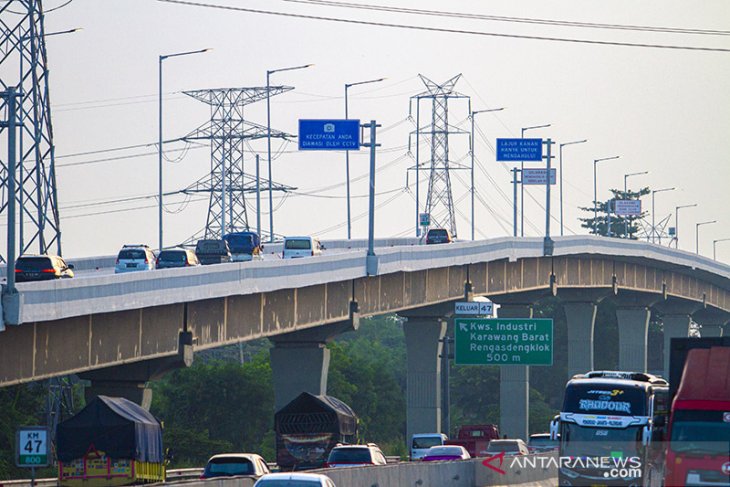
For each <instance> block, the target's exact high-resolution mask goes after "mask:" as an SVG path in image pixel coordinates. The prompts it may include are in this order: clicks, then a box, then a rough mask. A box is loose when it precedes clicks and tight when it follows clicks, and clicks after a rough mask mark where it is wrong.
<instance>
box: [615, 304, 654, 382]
mask: <svg viewBox="0 0 730 487" xmlns="http://www.w3.org/2000/svg"><path fill="white" fill-rule="evenodd" d="M650 317H651V310H650V309H649V308H648V307H646V306H619V307H617V308H616V319H617V320H618V368H619V370H624V371H627V372H646V363H647V358H646V350H647V343H648V339H649V318H650Z"/></svg>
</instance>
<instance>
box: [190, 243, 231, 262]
mask: <svg viewBox="0 0 730 487" xmlns="http://www.w3.org/2000/svg"><path fill="white" fill-rule="evenodd" d="M195 255H196V256H197V257H198V260H199V261H200V263H201V264H203V265H208V264H222V263H224V262H230V261H231V251H230V250H229V249H228V243H227V242H226V241H225V240H223V239H210V240H207V239H206V240H198V243H197V245H195Z"/></svg>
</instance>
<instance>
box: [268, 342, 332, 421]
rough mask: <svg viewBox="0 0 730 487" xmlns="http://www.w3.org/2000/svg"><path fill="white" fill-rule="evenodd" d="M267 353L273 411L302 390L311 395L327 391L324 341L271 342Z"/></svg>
mask: <svg viewBox="0 0 730 487" xmlns="http://www.w3.org/2000/svg"><path fill="white" fill-rule="evenodd" d="M270 354H271V371H272V373H273V374H272V375H273V382H274V410H275V411H278V410H279V409H281V408H282V407H284V406H286V405H287V404H289V403H290V402H291V401H292V400H293V399H294V398H296V397H297V396H298V395H299V394H301V393H302V392H309V393H310V394H314V395H315V396H322V395H326V394H327V373H328V371H329V365H330V351H329V349H327V348H326V346H325V343H324V342H321V343H320V342H309V343H277V342H274V348H272V349H271V351H270Z"/></svg>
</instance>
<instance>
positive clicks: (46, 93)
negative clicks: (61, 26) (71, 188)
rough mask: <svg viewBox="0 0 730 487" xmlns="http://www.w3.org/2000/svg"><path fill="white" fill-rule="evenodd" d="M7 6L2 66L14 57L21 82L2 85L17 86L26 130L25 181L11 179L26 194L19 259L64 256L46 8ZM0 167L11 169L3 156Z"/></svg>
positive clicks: (22, 139)
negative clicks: (18, 61) (25, 256)
mask: <svg viewBox="0 0 730 487" xmlns="http://www.w3.org/2000/svg"><path fill="white" fill-rule="evenodd" d="M3 3H4V5H3V6H2V7H0V22H2V24H3V31H2V34H0V43H1V44H2V45H3V46H5V49H4V50H3V57H2V59H3V62H5V61H6V60H13V59H17V58H16V55H17V56H18V58H20V59H22V60H23V61H21V62H22V63H23V64H22V65H21V67H20V70H21V72H20V79H19V80H18V82H17V83H14V82H12V81H10V79H8V77H6V76H4V77H3V80H4V81H3V83H2V84H3V86H6V87H7V86H10V85H13V86H16V96H17V97H18V98H17V99H15V103H16V107H15V112H16V116H17V117H18V119H20V120H22V122H23V123H22V127H23V129H22V130H19V131H18V133H16V143H17V145H18V146H19V147H22V151H20V152H17V153H16V170H17V171H18V172H20V173H21V174H22V180H20V181H18V180H17V175H15V174H14V175H13V178H16V179H15V181H14V182H17V183H18V184H17V185H16V191H17V190H20V191H21V193H22V196H18V200H20V201H22V202H23V204H22V205H21V206H20V208H19V209H18V210H19V211H20V214H19V215H17V217H18V220H17V221H18V223H19V225H20V226H21V229H22V231H23V233H24V235H23V242H22V245H21V246H20V248H19V249H18V251H19V253H20V254H21V255H22V254H24V253H28V252H32V253H38V254H48V253H56V254H59V255H60V254H61V228H60V216H59V208H58V194H57V185H56V170H55V148H54V143H53V127H52V124H51V119H52V118H51V103H50V90H49V81H48V78H49V74H48V73H49V71H48V55H47V51H46V40H45V38H46V34H45V27H44V23H45V20H44V19H45V17H44V12H43V7H42V2H40V1H38V0H32V1H27V0H26V1H23V2H3ZM67 32H70V31H67ZM64 33H65V32H64ZM48 35H50V34H48ZM8 71H9V70H6V74H7V73H8ZM8 101H9V100H8V99H5V100H3V103H4V104H5V105H7V103H8ZM0 108H3V107H2V106H0ZM16 124H17V120H16ZM8 129H9V127H8V126H7V125H5V126H2V127H0V136H2V137H3V138H5V137H7V135H5V134H4V132H5V131H6V130H8ZM0 165H2V166H5V167H7V166H8V161H6V160H5V157H4V156H3V157H0ZM8 176H9V174H6V176H5V177H4V178H3V179H2V181H0V195H2V196H1V197H0V198H1V199H2V201H0V215H2V214H4V213H5V211H9V203H10V200H9V199H6V198H8V195H9V193H10V191H9V187H8V185H9V184H10V181H11V180H13V178H10V177H8ZM7 216H8V217H9V215H7ZM23 222H27V223H23ZM31 247H33V248H31ZM6 259H7V255H0V262H7V260H6Z"/></svg>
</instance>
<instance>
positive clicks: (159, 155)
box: [157, 48, 211, 250]
mask: <svg viewBox="0 0 730 487" xmlns="http://www.w3.org/2000/svg"><path fill="white" fill-rule="evenodd" d="M210 50H211V49H210V48H206V49H199V50H197V51H185V52H176V53H174V54H163V55H161V56H160V57H159V64H158V66H159V77H158V81H159V84H158V94H159V96H158V101H159V107H158V109H159V110H158V122H159V127H158V134H157V135H158V139H157V159H158V167H157V170H158V173H157V175H158V181H157V182H158V188H157V218H158V220H157V221H158V227H159V228H158V232H159V241H158V244H159V247H158V248H159V249H160V250H162V247H163V244H162V61H164V60H165V59H167V58H171V57H179V56H187V55H190V54H199V53H203V52H208V51H210Z"/></svg>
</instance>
